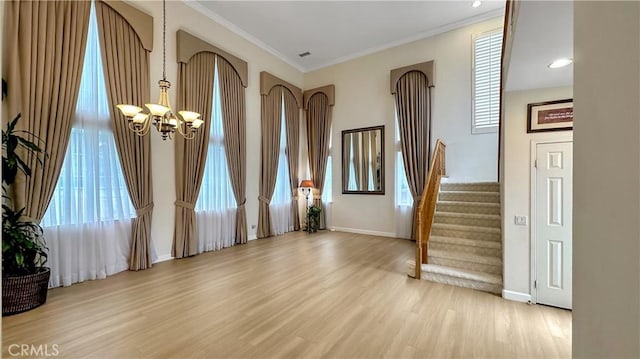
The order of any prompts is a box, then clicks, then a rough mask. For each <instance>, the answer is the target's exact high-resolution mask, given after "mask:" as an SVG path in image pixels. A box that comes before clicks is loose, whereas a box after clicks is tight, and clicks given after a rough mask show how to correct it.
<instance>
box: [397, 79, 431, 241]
mask: <svg viewBox="0 0 640 359" xmlns="http://www.w3.org/2000/svg"><path fill="white" fill-rule="evenodd" d="M395 100H396V110H397V115H398V128H399V132H400V144H401V149H402V159H403V163H404V168H405V171H406V173H407V182H408V183H409V190H410V191H411V195H412V196H413V198H414V200H413V217H412V218H413V224H412V230H411V238H414V239H415V232H416V228H415V215H416V209H417V208H418V205H419V201H420V197H421V196H422V191H423V189H424V184H425V181H426V180H427V172H428V171H429V87H428V83H427V77H426V76H425V75H424V74H423V73H422V72H418V71H411V72H408V73H406V74H405V75H403V76H402V77H401V78H400V79H399V80H398V82H397V84H396V94H395Z"/></svg>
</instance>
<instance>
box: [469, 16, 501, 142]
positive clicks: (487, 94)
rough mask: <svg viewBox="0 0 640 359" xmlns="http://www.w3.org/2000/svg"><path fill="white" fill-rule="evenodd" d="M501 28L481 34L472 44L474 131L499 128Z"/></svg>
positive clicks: (489, 130) (481, 131)
mask: <svg viewBox="0 0 640 359" xmlns="http://www.w3.org/2000/svg"><path fill="white" fill-rule="evenodd" d="M501 53H502V30H501V29H497V30H493V31H490V32H488V33H484V34H481V35H478V36H477V37H476V38H475V40H474V44H473V100H472V102H473V111H472V112H473V124H472V132H473V133H483V132H492V131H495V130H496V129H497V126H498V119H499V115H500V71H501Z"/></svg>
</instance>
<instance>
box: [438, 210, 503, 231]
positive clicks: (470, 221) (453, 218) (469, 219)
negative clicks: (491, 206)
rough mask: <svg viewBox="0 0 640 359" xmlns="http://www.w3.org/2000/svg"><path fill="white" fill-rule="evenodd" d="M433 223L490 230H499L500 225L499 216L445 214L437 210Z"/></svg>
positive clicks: (461, 213) (460, 213) (459, 213)
mask: <svg viewBox="0 0 640 359" xmlns="http://www.w3.org/2000/svg"><path fill="white" fill-rule="evenodd" d="M434 222H435V223H448V224H458V225H464V226H478V227H491V228H499V227H500V225H501V223H500V216H499V215H497V214H483V213H463V212H446V211H438V210H436V213H435V218H434Z"/></svg>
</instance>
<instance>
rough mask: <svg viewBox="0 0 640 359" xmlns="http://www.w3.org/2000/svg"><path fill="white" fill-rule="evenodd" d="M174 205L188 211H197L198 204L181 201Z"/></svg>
mask: <svg viewBox="0 0 640 359" xmlns="http://www.w3.org/2000/svg"><path fill="white" fill-rule="evenodd" d="M174 204H175V205H176V206H178V207H182V208H186V209H195V208H196V204H195V203H189V202H185V201H181V200H176V201H175V202H174Z"/></svg>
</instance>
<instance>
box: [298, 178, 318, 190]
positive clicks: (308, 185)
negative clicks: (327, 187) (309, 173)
mask: <svg viewBox="0 0 640 359" xmlns="http://www.w3.org/2000/svg"><path fill="white" fill-rule="evenodd" d="M314 187H315V185H314V184H313V181H312V180H308V179H307V180H302V182H300V188H314Z"/></svg>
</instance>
